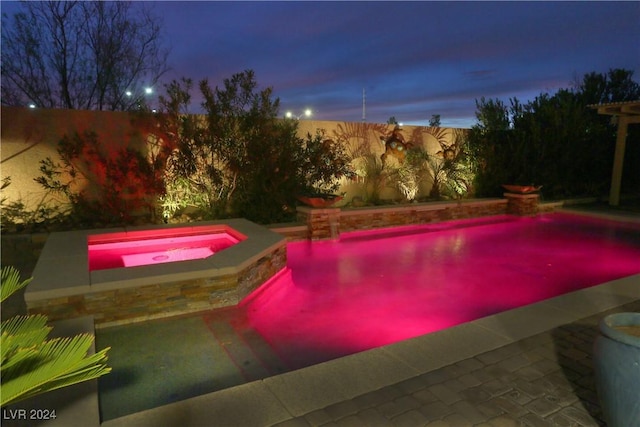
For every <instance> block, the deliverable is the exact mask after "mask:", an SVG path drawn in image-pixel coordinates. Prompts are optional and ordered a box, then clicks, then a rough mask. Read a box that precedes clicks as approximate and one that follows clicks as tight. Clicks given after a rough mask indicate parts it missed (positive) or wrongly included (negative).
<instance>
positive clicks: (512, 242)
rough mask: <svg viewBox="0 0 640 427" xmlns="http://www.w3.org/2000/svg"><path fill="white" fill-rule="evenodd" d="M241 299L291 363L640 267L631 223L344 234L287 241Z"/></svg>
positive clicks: (568, 220) (504, 224)
mask: <svg viewBox="0 0 640 427" xmlns="http://www.w3.org/2000/svg"><path fill="white" fill-rule="evenodd" d="M287 256H288V262H287V265H288V268H289V270H288V271H286V272H283V273H281V276H280V277H279V278H278V279H276V280H272V281H271V282H270V283H268V284H267V285H265V286H264V287H263V288H262V289H259V290H258V292H257V293H256V294H255V295H253V296H251V297H250V298H249V299H248V300H247V301H245V302H244V303H243V308H244V309H245V310H246V312H247V316H248V319H249V325H250V326H251V327H252V328H255V329H256V330H257V331H258V332H259V333H260V335H261V336H262V337H264V338H265V339H266V340H267V342H269V344H270V345H271V346H272V347H273V348H274V349H275V351H276V352H277V354H278V355H279V356H280V357H281V358H282V359H283V360H284V361H285V362H286V363H287V365H288V366H290V367H291V368H299V367H303V366H309V365H310V364H315V363H319V362H322V361H325V360H330V359H332V358H336V357H341V356H344V355H347V354H352V353H356V352H359V351H363V350H367V349H371V348H375V347H379V346H383V345H386V344H391V343H394V342H397V341H401V340H404V339H408V338H412V337H415V336H418V335H423V334H427V333H430V332H434V331H438V330H441V329H444V328H448V327H451V326H454V325H458V324H460V323H464V322H468V321H471V320H475V319H478V318H481V317H484V316H488V315H491V314H494V313H498V312H501V311H505V310H509V309H511V308H516V307H520V306H523V305H527V304H531V303H534V302H537V301H541V300H544V299H547V298H551V297H554V296H557V295H561V294H564V293H567V292H571V291H575V290H579V289H582V288H586V287H589V286H593V285H597V284H600V283H604V282H607V281H609V280H613V279H617V278H621V277H625V276H629V275H632V274H636V273H638V272H640V227H639V226H621V225H620V224H619V223H615V222H613V221H605V220H596V219H592V218H588V217H583V216H577V215H570V214H564V213H555V214H547V215H540V216H537V217H514V216H499V217H491V218H482V219H474V220H461V221H449V222H446V223H438V224H434V225H423V226H411V227H402V228H396V229H393V230H391V229H387V230H378V231H367V232H353V233H347V234H343V235H341V238H340V241H338V242H313V243H311V242H295V243H289V244H288V246H287Z"/></svg>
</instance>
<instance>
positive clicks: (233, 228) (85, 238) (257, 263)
mask: <svg viewBox="0 0 640 427" xmlns="http://www.w3.org/2000/svg"><path fill="white" fill-rule="evenodd" d="M285 266H286V239H285V237H283V236H282V235H280V234H278V233H275V232H273V231H271V230H269V229H267V228H266V227H262V226H260V225H258V224H255V223H252V222H250V221H247V220H244V219H230V220H225V221H210V222H200V223H194V224H182V225H177V226H176V225H174V226H165V225H161V226H149V227H128V228H120V229H108V230H82V231H69V232H63V233H52V234H51V235H50V236H49V238H48V239H47V242H46V243H45V246H44V248H43V250H42V253H41V255H40V258H39V259H38V262H37V264H36V267H35V269H34V272H33V281H32V282H31V284H30V285H29V286H28V287H27V291H26V292H25V300H26V303H27V308H28V310H29V312H30V313H42V314H46V315H47V316H48V317H49V319H50V320H59V319H68V318H75V317H81V316H86V315H92V316H94V318H95V322H96V324H98V325H115V324H120V323H130V322H134V321H142V320H148V319H153V318H159V317H168V316H173V315H178V314H184V313H192V312H197V311H202V310H208V309H212V308H217V307H224V306H232V305H236V304H238V303H239V302H240V301H241V300H242V299H243V298H244V297H246V296H247V295H249V293H251V292H252V291H253V290H255V289H256V288H258V287H259V286H260V285H261V284H263V283H264V282H265V281H266V280H268V279H269V278H270V277H272V276H273V275H274V274H275V273H277V272H278V271H280V270H281V269H282V268H284V267H285Z"/></svg>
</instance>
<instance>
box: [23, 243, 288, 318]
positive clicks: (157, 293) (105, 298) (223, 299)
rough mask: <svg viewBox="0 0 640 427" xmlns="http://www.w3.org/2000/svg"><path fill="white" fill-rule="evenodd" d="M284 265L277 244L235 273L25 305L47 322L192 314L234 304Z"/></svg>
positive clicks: (283, 249)
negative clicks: (43, 316)
mask: <svg viewBox="0 0 640 427" xmlns="http://www.w3.org/2000/svg"><path fill="white" fill-rule="evenodd" d="M286 264H287V253H286V246H280V247H279V248H277V249H275V250H274V251H272V252H270V253H268V254H266V255H265V256H263V257H262V258H260V259H259V260H258V261H257V262H255V263H253V264H251V265H249V266H248V267H246V268H244V269H243V270H241V271H240V272H238V273H236V274H229V275H226V276H221V277H216V278H213V279H208V278H202V279H193V280H185V281H177V282H169V283H163V284H158V285H147V286H140V287H135V288H123V289H114V290H106V291H99V292H89V293H86V294H82V295H72V296H68V297H61V298H51V299H44V300H40V301H35V302H29V303H28V309H29V314H36V313H42V314H44V315H46V316H48V318H49V320H51V321H54V320H58V319H71V318H76V317H82V316H87V315H92V316H94V319H95V323H96V325H100V326H107V325H109V326H110V325H117V324H125V323H133V322H138V321H143V320H149V319H154V318H162V317H170V316H175V315H179V314H186V313H195V312H198V311H204V310H210V309H213V308H218V307H225V306H230V305H236V304H238V303H239V302H240V301H241V300H242V299H243V298H244V297H246V296H247V295H248V294H249V293H251V292H252V291H253V290H254V289H256V288H257V287H258V286H260V285H261V284H263V283H264V282H265V281H266V280H267V279H268V278H270V277H271V276H273V275H274V274H276V273H277V272H278V271H280V270H281V269H282V268H284V267H285V266H286Z"/></svg>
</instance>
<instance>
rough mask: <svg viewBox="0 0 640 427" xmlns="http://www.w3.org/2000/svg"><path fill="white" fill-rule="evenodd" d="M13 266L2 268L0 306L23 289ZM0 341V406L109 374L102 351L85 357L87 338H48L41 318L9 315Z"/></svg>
mask: <svg viewBox="0 0 640 427" xmlns="http://www.w3.org/2000/svg"><path fill="white" fill-rule="evenodd" d="M30 281H31V279H28V280H25V281H22V282H21V281H20V273H19V272H18V270H16V269H15V268H14V267H3V268H2V283H1V285H0V302H3V301H4V300H6V299H7V298H8V297H9V296H11V295H12V294H13V293H14V292H16V291H18V290H19V289H22V288H24V287H25V286H27V285H28V284H29V282H30ZM0 329H1V337H0V378H1V380H0V381H1V387H2V393H1V397H0V406H3V407H4V406H5V405H9V404H12V403H16V402H19V401H21V400H24V399H27V398H30V397H33V396H36V395H38V394H42V393H46V392H48V391H52V390H56V389H58V388H62V387H66V386H69V385H73V384H77V383H80V382H83V381H87V380H91V379H94V378H98V377H100V376H102V375H104V374H107V373H109V372H110V371H111V368H110V367H108V366H107V365H106V363H105V362H106V360H107V356H106V353H107V351H108V350H109V349H108V348H106V349H104V350H102V351H100V352H98V353H95V354H93V355H89V354H88V352H89V350H90V349H91V346H92V344H93V336H92V335H90V334H80V335H76V336H74V337H66V338H53V339H48V338H47V337H48V335H49V332H50V331H51V329H52V328H51V327H49V326H47V317H46V316H43V315H39V314H38V315H29V316H15V317H12V318H11V319H8V320H6V321H4V322H2V324H1V326H0Z"/></svg>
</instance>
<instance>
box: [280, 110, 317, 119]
mask: <svg viewBox="0 0 640 427" xmlns="http://www.w3.org/2000/svg"><path fill="white" fill-rule="evenodd" d="M312 114H313V112H312V111H311V109H310V108H307V109H306V110H304V113H302V114H300V115H299V116H294V115H293V113H292V112H291V111H287V112H286V113H285V116H286V117H287V118H288V119H293V118H295V119H296V120H300V118H301V117H302V116H304V117H311V115H312Z"/></svg>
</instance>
